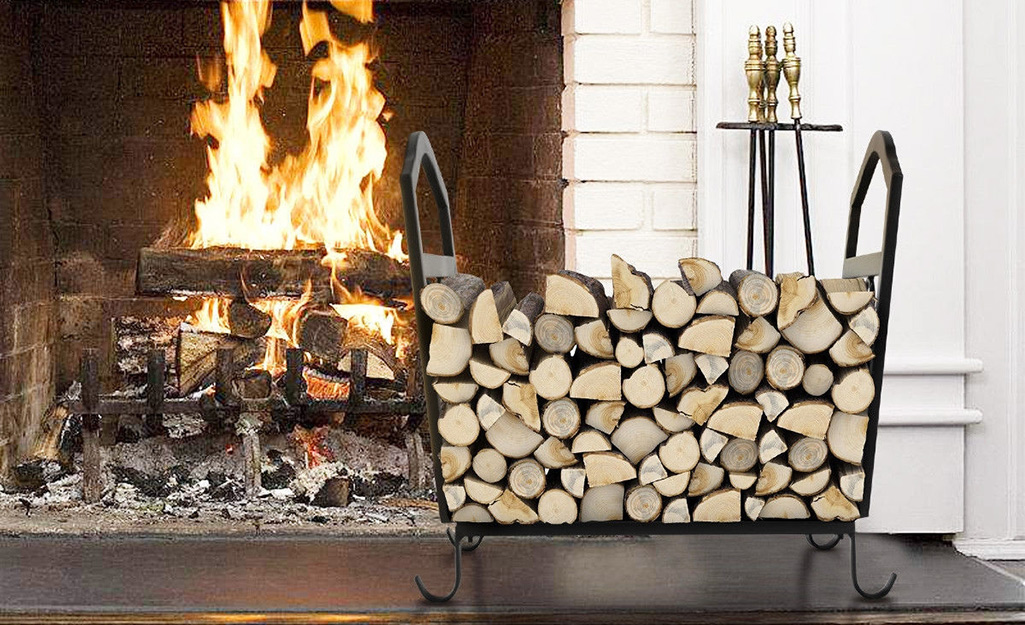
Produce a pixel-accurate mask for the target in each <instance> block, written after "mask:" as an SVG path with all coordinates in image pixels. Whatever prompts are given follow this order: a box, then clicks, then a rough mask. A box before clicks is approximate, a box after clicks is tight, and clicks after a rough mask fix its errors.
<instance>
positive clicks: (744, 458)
mask: <svg viewBox="0 0 1025 625" xmlns="http://www.w3.org/2000/svg"><path fill="white" fill-rule="evenodd" d="M757 462H758V445H756V444H755V443H754V441H749V440H747V439H743V438H734V439H733V440H731V441H730V442H728V443H726V446H725V447H723V448H722V451H721V452H719V464H720V465H721V466H722V467H723V468H724V469H726V470H727V471H729V472H730V473H731V474H733V473H745V472H747V471H748V470H750V469H751V468H752V467H753V466H755V464H756V463H757Z"/></svg>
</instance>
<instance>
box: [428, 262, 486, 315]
mask: <svg viewBox="0 0 1025 625" xmlns="http://www.w3.org/2000/svg"><path fill="white" fill-rule="evenodd" d="M485 288H487V287H486V285H485V284H484V281H483V280H481V279H480V278H478V277H477V276H471V275H469V274H465V273H461V274H456V275H454V276H449V277H448V278H445V279H444V280H442V281H441V282H435V283H434V284H428V285H427V286H425V287H424V288H423V289H421V290H420V306H421V307H422V308H423V311H424V312H425V313H426V314H427V316H428V317H430V318H431V319H433V320H434V321H435V322H436V323H443V324H447V325H452V324H455V323H458V322H459V320H460V319H462V318H463V314H464V313H465V312H466V311H467V310H470V307H471V306H473V303H474V302H475V301H477V296H478V295H480V294H481V292H483V291H484V289H485Z"/></svg>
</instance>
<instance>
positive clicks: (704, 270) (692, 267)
mask: <svg viewBox="0 0 1025 625" xmlns="http://www.w3.org/2000/svg"><path fill="white" fill-rule="evenodd" d="M678 265H679V267H680V275H681V276H682V277H683V279H684V282H685V284H687V286H688V287H689V288H690V290H691V292H692V294H693V295H695V296H698V297H700V296H702V295H704V294H705V293H707V292H709V291H711V290H712V289H714V288H715V287H717V286H719V285H720V284H721V283H722V271H720V270H719V265H716V264H715V263H713V262H712V261H710V260H706V259H704V258H681V259H680V262H679V263H678Z"/></svg>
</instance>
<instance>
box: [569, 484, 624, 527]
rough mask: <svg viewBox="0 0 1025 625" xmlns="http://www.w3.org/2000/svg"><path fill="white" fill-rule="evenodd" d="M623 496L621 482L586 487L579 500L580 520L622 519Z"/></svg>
mask: <svg viewBox="0 0 1025 625" xmlns="http://www.w3.org/2000/svg"><path fill="white" fill-rule="evenodd" d="M625 496H626V487H624V486H623V485H622V484H608V485H606V486H597V487H593V486H592V487H591V488H588V489H587V490H586V491H584V496H583V498H582V499H581V500H580V522H581V523H590V522H591V521H622V520H623V504H624V499H625Z"/></svg>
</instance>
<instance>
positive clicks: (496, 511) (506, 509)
mask: <svg viewBox="0 0 1025 625" xmlns="http://www.w3.org/2000/svg"><path fill="white" fill-rule="evenodd" d="M488 512H490V513H491V516H493V517H495V521H497V522H499V523H502V524H503V525H509V524H512V523H523V524H527V525H529V524H531V523H537V521H538V518H537V512H536V511H535V510H534V508H532V507H530V506H529V505H527V503H526V502H525V501H523V500H522V499H520V498H519V497H517V496H516V494H515V493H514V492H512V491H511V490H506V491H505V492H504V493H502V496H501V497H499V498H498V499H496V500H495V502H494V503H492V504H491V505H490V506H488Z"/></svg>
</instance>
